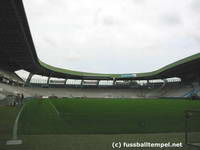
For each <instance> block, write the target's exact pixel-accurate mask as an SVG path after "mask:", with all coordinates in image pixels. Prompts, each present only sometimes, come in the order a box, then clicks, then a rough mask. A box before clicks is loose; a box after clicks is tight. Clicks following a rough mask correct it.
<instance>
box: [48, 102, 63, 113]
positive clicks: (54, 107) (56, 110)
mask: <svg viewBox="0 0 200 150" xmlns="http://www.w3.org/2000/svg"><path fill="white" fill-rule="evenodd" d="M48 102H49V104H50V105H51V106H52V107H53V109H54V110H55V112H56V114H57V115H58V116H60V112H59V111H58V109H57V108H56V106H55V105H54V104H52V102H51V101H50V100H48Z"/></svg>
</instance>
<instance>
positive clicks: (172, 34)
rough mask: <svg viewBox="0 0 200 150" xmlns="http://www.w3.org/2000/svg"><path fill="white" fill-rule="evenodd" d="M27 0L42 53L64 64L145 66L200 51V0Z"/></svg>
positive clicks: (121, 68)
mask: <svg viewBox="0 0 200 150" xmlns="http://www.w3.org/2000/svg"><path fill="white" fill-rule="evenodd" d="M24 4H25V9H26V12H27V16H28V20H29V24H30V28H31V31H32V36H33V40H34V43H35V45H36V50H37V53H38V56H39V58H40V59H41V60H43V61H45V62H46V63H49V64H51V65H55V66H58V67H64V68H69V69H73V70H80V71H87V72H103V73H121V72H124V73H127V72H145V71H152V70H154V69H158V68H160V67H162V66H164V65H166V64H168V63H171V62H173V61H176V60H178V59H181V58H184V57H186V56H189V55H192V54H194V53H197V52H199V51H200V50H199V49H200V44H199V43H200V40H199V39H200V32H199V26H200V15H199V14H200V13H199V12H198V10H199V9H198V6H200V5H199V0H188V1H182V0H176V1H174V0H167V1H162V0H154V1H147V0H101V1H94V0H76V1H73V0H59V1H57V0H24ZM55 58H59V59H55Z"/></svg>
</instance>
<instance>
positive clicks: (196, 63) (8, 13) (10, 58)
mask: <svg viewBox="0 0 200 150" xmlns="http://www.w3.org/2000/svg"><path fill="white" fill-rule="evenodd" d="M0 37H1V38H0V53H1V54H0V68H1V69H4V70H8V71H17V70H21V69H24V70H26V71H29V72H31V73H33V74H38V75H43V76H49V77H57V78H67V79H90V80H93V79H94V80H104V79H105V80H109V79H113V78H115V79H125V80H129V79H135V80H143V79H165V78H170V77H180V78H182V79H187V80H190V79H193V78H199V76H200V53H198V54H195V55H192V56H190V57H187V58H184V59H182V60H179V61H177V62H175V63H172V64H169V65H167V66H165V67H163V68H160V69H158V70H156V71H152V72H146V73H128V74H100V73H87V72H78V71H72V70H68V69H62V68H57V67H53V66H50V65H48V64H46V63H44V62H42V61H41V60H39V58H38V56H37V53H36V50H35V47H34V43H33V39H32V36H31V32H30V29H29V25H28V21H27V18H26V13H25V10H24V6H23V3H22V0H1V2H0ZM66 55H67V54H66ZM47 57H48V56H47Z"/></svg>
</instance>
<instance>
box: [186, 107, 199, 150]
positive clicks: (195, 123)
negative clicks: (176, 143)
mask: <svg viewBox="0 0 200 150" xmlns="http://www.w3.org/2000/svg"><path fill="white" fill-rule="evenodd" d="M185 143H186V144H187V145H190V146H195V147H200V110H186V111H185Z"/></svg>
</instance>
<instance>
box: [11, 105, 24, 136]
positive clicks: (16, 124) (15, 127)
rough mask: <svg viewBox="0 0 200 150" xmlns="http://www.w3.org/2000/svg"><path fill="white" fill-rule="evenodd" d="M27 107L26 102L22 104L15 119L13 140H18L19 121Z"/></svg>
mask: <svg viewBox="0 0 200 150" xmlns="http://www.w3.org/2000/svg"><path fill="white" fill-rule="evenodd" d="M24 107H25V104H24V105H23V106H22V108H21V109H20V111H19V113H18V114H17V117H16V119H15V123H14V126H13V134H12V139H13V140H17V138H18V137H17V131H18V122H19V117H20V116H21V113H22V111H23V109H24Z"/></svg>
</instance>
